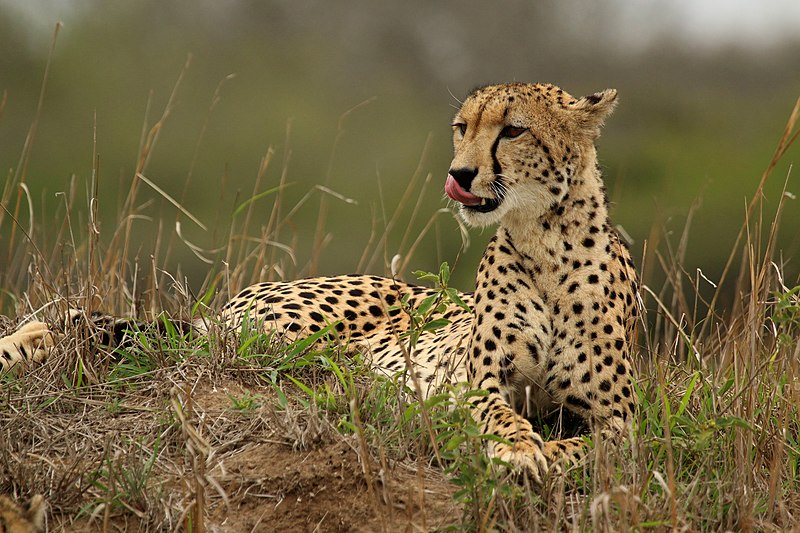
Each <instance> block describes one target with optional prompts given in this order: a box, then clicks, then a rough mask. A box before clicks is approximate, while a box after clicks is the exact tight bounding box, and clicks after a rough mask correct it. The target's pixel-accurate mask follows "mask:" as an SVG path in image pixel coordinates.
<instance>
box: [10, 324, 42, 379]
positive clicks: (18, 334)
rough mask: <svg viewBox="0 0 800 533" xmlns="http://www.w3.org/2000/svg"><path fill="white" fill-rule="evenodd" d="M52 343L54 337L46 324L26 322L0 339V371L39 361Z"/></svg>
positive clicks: (15, 368)
mask: <svg viewBox="0 0 800 533" xmlns="http://www.w3.org/2000/svg"><path fill="white" fill-rule="evenodd" d="M54 344H55V337H54V336H53V333H52V331H50V328H49V326H48V325H47V324H45V323H44V322H28V323H27V324H24V325H23V326H22V327H20V328H19V329H18V330H17V331H15V332H14V333H12V334H11V335H8V336H6V337H3V338H2V339H0V371H2V372H3V373H5V372H8V371H11V370H15V371H16V370H17V369H18V368H19V367H20V366H22V365H30V364H33V363H41V362H42V361H44V360H45V359H47V356H48V355H49V354H50V349H51V348H52V347H53V345H54Z"/></svg>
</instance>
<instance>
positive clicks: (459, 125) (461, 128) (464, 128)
mask: <svg viewBox="0 0 800 533" xmlns="http://www.w3.org/2000/svg"><path fill="white" fill-rule="evenodd" d="M453 129H457V130H458V131H459V133H461V135H464V134H466V133H467V125H466V124H464V123H463V122H459V123H456V124H453Z"/></svg>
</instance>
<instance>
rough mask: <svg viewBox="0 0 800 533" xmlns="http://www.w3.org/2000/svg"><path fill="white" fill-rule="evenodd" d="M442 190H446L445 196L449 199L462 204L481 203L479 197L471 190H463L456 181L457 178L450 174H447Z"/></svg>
mask: <svg viewBox="0 0 800 533" xmlns="http://www.w3.org/2000/svg"><path fill="white" fill-rule="evenodd" d="M444 192H446V193H447V196H449V197H450V198H451V199H453V200H455V201H456V202H459V203H461V204H464V205H478V204H480V203H481V199H480V198H478V197H477V196H475V195H474V194H472V193H471V192H467V191H465V190H464V189H463V188H462V187H461V185H460V184H459V183H458V181H457V178H455V177H454V176H453V175H452V174H448V175H447V181H446V182H445V184H444Z"/></svg>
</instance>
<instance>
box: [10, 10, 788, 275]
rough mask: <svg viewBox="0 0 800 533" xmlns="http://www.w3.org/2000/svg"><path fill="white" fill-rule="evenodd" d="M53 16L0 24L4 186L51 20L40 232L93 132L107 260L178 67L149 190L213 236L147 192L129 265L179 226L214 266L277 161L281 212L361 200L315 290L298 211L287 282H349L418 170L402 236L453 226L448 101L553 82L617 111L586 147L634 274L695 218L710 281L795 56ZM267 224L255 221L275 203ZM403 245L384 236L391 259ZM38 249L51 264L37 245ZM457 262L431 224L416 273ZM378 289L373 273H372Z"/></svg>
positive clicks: (461, 25) (217, 15) (432, 24)
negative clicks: (595, 145)
mask: <svg viewBox="0 0 800 533" xmlns="http://www.w3.org/2000/svg"><path fill="white" fill-rule="evenodd" d="M48 5H49V6H51V7H52V12H48V11H47V6H48ZM64 6H65V4H63V3H59V2H51V3H49V4H45V8H44V10H42V11H39V12H38V14H37V16H36V17H34V18H32V19H31V20H28V19H27V18H25V17H29V16H30V13H31V11H30V10H25V9H19V6H16V7H15V6H14V4H0V29H2V31H0V91H2V92H3V94H5V99H6V100H5V106H4V107H3V110H2V114H0V166H2V169H3V172H4V177H5V178H6V179H8V178H10V176H12V175H13V174H14V171H15V170H16V169H17V167H18V164H19V157H20V153H21V151H22V146H23V144H24V142H25V137H26V134H27V132H28V128H29V125H30V124H31V122H32V120H33V117H34V116H35V110H36V103H37V99H38V96H39V89H40V87H41V80H42V74H43V71H44V65H45V60H46V56H47V51H48V48H49V38H50V36H51V34H52V28H53V26H54V24H55V21H56V20H58V18H62V19H63V20H64V27H63V28H62V30H61V31H60V34H59V38H58V42H57V45H56V51H55V55H54V61H53V64H52V70H51V78H50V81H49V86H48V88H47V92H46V95H45V98H44V107H43V111H42V116H41V121H40V123H39V124H38V129H37V132H36V139H35V145H34V149H33V153H32V157H31V162H30V165H29V167H28V168H27V171H26V172H25V175H24V176H23V178H24V182H25V183H26V184H27V186H28V188H29V190H30V191H31V194H32V197H33V199H34V204H35V205H34V212H35V213H36V216H39V217H42V216H43V214H44V213H47V212H48V211H52V210H53V209H55V206H57V205H58V204H59V202H61V203H63V198H62V197H59V196H57V195H56V194H55V193H56V192H58V191H64V190H66V188H67V184H68V183H69V181H70V179H71V176H73V175H74V176H75V178H76V180H77V181H76V182H77V183H78V184H79V191H80V192H81V194H82V193H83V191H84V190H87V189H88V187H89V185H88V184H89V183H90V176H91V169H92V142H93V135H94V132H93V128H94V124H95V121H96V128H97V130H96V138H97V152H98V154H99V161H100V182H99V187H100V199H101V201H100V212H99V213H100V222H101V232H102V233H101V242H108V241H109V240H110V236H111V235H112V233H113V231H114V228H113V227H109V226H110V225H112V224H113V221H115V220H116V218H115V213H116V212H117V211H118V210H119V208H120V206H121V204H122V202H123V200H124V198H125V194H126V193H127V191H128V189H129V187H130V182H131V180H132V179H133V178H132V173H133V170H134V167H135V162H136V157H137V153H138V146H139V142H140V138H141V136H142V127H143V126H142V125H143V124H144V122H145V117H146V116H147V117H148V124H150V125H152V123H153V122H154V121H155V120H156V119H157V118H158V116H159V115H160V113H161V110H162V109H163V107H164V105H165V104H166V102H167V100H168V98H169V96H170V93H171V91H172V88H173V86H174V85H175V82H176V79H177V78H178V75H179V73H180V72H181V69H182V66H183V65H184V63H185V62H186V61H187V57H188V56H189V55H191V64H190V67H189V69H188V71H187V73H186V75H185V79H183V81H182V83H181V85H180V88H179V90H178V93H177V100H176V102H177V105H176V107H175V109H174V112H173V114H172V116H170V117H169V119H168V120H167V122H166V125H165V127H164V128H163V130H162V131H161V132H160V137H159V141H158V146H157V148H156V150H155V153H154V154H153V159H152V161H151V164H150V166H149V167H148V171H147V177H148V178H149V179H151V180H153V181H154V182H156V183H157V184H158V185H159V186H160V187H161V188H163V189H164V190H165V191H166V192H167V193H169V194H170V195H172V196H173V197H175V198H177V199H179V200H180V201H181V202H182V204H183V205H184V206H186V207H187V208H188V209H189V210H190V211H191V212H192V213H194V214H195V215H196V216H198V217H199V218H200V219H201V220H202V221H203V222H204V223H205V224H206V225H207V226H209V227H210V228H217V229H216V230H214V229H210V230H209V231H206V232H204V231H202V230H200V229H199V228H197V227H195V226H194V225H192V224H191V223H189V222H188V221H187V220H186V218H185V217H183V216H181V215H179V214H178V213H177V212H176V210H175V208H174V207H173V206H171V205H170V204H169V203H167V202H166V201H164V200H163V198H161V197H160V196H159V195H158V194H156V193H154V192H153V191H151V190H144V191H143V193H142V195H140V197H139V198H140V200H141V206H140V208H139V209H138V212H139V214H141V215H142V216H143V218H142V219H141V220H139V221H138V222H137V223H136V224H137V225H136V227H137V228H138V230H139V231H137V238H138V239H139V241H140V242H141V246H142V247H141V249H140V250H138V251H137V250H133V253H134V254H137V253H138V254H141V255H142V256H145V257H146V256H147V255H148V254H149V253H150V250H151V241H152V239H153V235H154V234H155V233H156V232H157V231H158V224H159V221H164V223H166V224H171V223H172V221H173V220H180V221H182V225H183V228H184V232H185V236H186V237H187V238H188V239H189V240H190V241H192V242H195V243H197V244H199V245H201V246H204V247H206V248H213V247H214V245H215V243H218V242H219V241H220V240H221V239H223V240H224V238H225V236H224V228H225V227H226V224H227V223H228V221H229V219H230V214H231V213H232V211H233V210H234V209H235V207H236V206H237V205H238V204H240V203H241V202H242V201H243V200H244V199H246V198H248V197H250V196H252V195H253V194H254V192H253V184H254V182H255V179H256V175H257V171H258V168H259V162H260V159H261V158H262V157H263V156H264V155H265V154H266V153H267V151H268V149H269V148H270V147H272V148H273V149H274V150H275V157H274V159H273V162H272V163H271V165H270V167H269V168H268V171H267V174H266V179H265V180H264V182H263V183H262V185H261V189H260V190H266V189H268V188H270V187H273V186H275V185H276V184H277V183H278V181H279V179H280V176H281V173H282V172H283V171H284V170H285V171H286V172H287V180H288V181H289V182H290V183H292V185H291V186H290V187H289V188H288V189H287V190H286V198H287V202H288V203H289V204H290V203H292V202H294V201H297V200H298V199H300V198H301V197H302V196H303V195H304V194H306V192H307V191H308V190H309V189H310V188H311V187H313V186H314V185H316V184H327V185H328V186H329V187H330V188H331V189H333V190H335V191H336V192H338V193H340V194H342V195H344V196H345V197H348V198H352V199H353V200H355V201H357V205H352V204H350V203H345V202H342V201H339V200H335V199H331V200H330V214H329V219H328V222H327V223H326V227H327V229H328V231H329V232H330V233H331V234H332V240H331V241H330V243H329V244H328V247H327V250H326V251H325V252H324V253H323V254H322V258H323V262H322V263H321V264H320V265H319V267H318V269H316V271H314V272H311V271H310V270H309V268H308V267H307V265H306V262H307V260H308V258H309V257H310V255H311V253H312V250H311V249H310V248H311V242H312V236H313V232H314V227H315V225H316V221H317V217H318V206H319V201H318V200H317V199H315V200H314V201H312V202H309V203H308V204H306V207H305V208H304V209H303V210H301V211H300V212H298V214H297V215H296V216H295V217H294V218H293V221H292V223H293V225H294V227H293V228H292V229H293V230H294V231H295V232H296V234H295V239H296V243H298V246H297V271H296V272H294V273H291V274H292V275H306V274H333V273H342V272H349V271H352V270H354V269H355V268H356V266H357V263H358V258H359V257H360V255H361V253H362V251H363V250H364V246H365V244H366V242H367V241H368V239H369V235H370V228H371V220H372V219H373V218H374V217H377V222H376V224H377V226H378V227H382V225H383V224H384V221H383V220H382V219H381V217H382V213H383V212H384V211H386V212H389V213H391V212H392V211H393V210H394V208H395V206H396V205H397V202H398V201H399V198H400V196H401V194H402V192H403V190H404V187H405V185H406V184H407V182H408V181H409V179H410V178H411V176H412V175H413V174H414V172H415V170H416V169H417V167H418V166H419V167H420V169H421V171H422V173H423V175H425V174H428V173H430V174H431V175H432V182H431V183H432V185H431V186H430V187H429V189H428V190H427V191H426V192H425V197H424V198H423V203H422V206H421V209H420V213H421V215H420V219H419V220H418V221H417V222H416V223H415V224H416V225H417V226H418V229H415V231H418V230H421V228H422V226H423V225H424V223H425V221H426V220H427V219H428V218H429V216H430V215H431V214H432V213H433V212H434V211H435V210H436V209H437V208H439V207H442V206H443V205H445V201H444V198H443V191H442V184H443V182H444V178H445V176H446V172H447V168H448V164H449V158H450V129H449V127H448V124H449V120H450V117H451V115H452V113H453V112H454V106H456V105H457V99H458V98H459V97H462V96H463V95H465V94H466V93H467V92H468V91H469V90H470V89H471V88H472V87H474V86H476V85H479V84H483V83H487V82H499V81H509V80H520V81H546V82H552V83H555V84H558V85H560V86H562V87H564V88H565V89H566V90H568V91H569V92H572V93H573V94H586V93H590V92H594V91H596V90H600V89H603V88H606V87H615V88H617V89H618V90H619V92H620V95H621V101H620V106H619V108H618V111H617V112H616V114H615V116H613V117H612V118H611V119H610V121H609V123H608V125H607V127H606V131H605V133H604V136H603V137H602V139H601V141H600V144H601V147H600V153H601V159H602V162H603V165H604V167H605V169H606V170H605V176H606V181H607V184H608V188H609V197H610V198H611V199H612V201H613V203H614V208H613V216H614V220H615V222H616V223H617V224H619V225H621V226H622V227H624V229H625V231H626V232H627V233H628V234H629V235H630V236H631V237H632V239H633V240H634V243H635V244H634V250H635V255H636V257H638V258H641V257H642V249H643V243H644V241H645V240H646V239H648V238H649V237H650V236H651V235H656V234H663V232H664V231H666V232H668V233H669V232H671V233H673V234H675V235H673V236H672V237H670V238H671V239H672V240H673V242H674V241H676V240H677V235H679V234H680V232H681V231H682V229H683V225H684V221H685V219H686V216H687V214H688V213H689V210H690V206H691V205H692V203H693V202H694V201H695V200H696V199H700V200H701V201H702V204H701V207H700V209H699V210H698V212H697V213H696V215H695V217H694V221H693V228H694V229H693V231H692V233H691V235H692V236H691V240H690V242H689V247H688V259H687V261H686V264H687V265H696V267H697V268H700V269H702V271H703V273H704V274H705V275H706V276H707V277H708V278H710V279H712V280H714V279H716V278H717V276H718V275H719V273H720V272H721V270H722V266H723V265H724V261H725V259H726V258H727V253H728V252H729V251H730V249H731V246H732V244H733V241H734V239H735V237H736V232H737V231H738V227H739V221H740V220H741V219H742V214H743V212H744V205H745V199H746V198H749V197H750V196H751V195H752V194H753V191H754V190H755V187H756V184H757V183H758V180H759V178H760V175H761V171H762V170H763V168H764V167H765V166H766V165H767V163H768V162H769V160H770V157H771V154H772V150H773V148H774V145H775V143H776V142H777V140H778V138H779V137H780V134H781V132H782V129H783V125H784V124H785V121H786V117H787V115H788V113H789V111H790V110H791V108H792V105H793V104H794V100H795V99H796V97H797V96H798V94H800V61H799V60H798V57H800V40H798V41H795V42H793V43H792V42H790V43H785V44H783V45H779V46H778V45H776V46H773V47H772V48H769V49H761V48H759V49H755V48H753V49H750V48H748V45H747V44H746V43H743V44H742V45H741V46H738V47H730V46H728V47H724V48H720V47H717V48H713V47H711V48H702V49H699V48H697V47H695V46H693V45H691V44H688V43H682V42H680V37H679V36H673V35H657V36H655V37H652V38H651V39H650V40H647V41H646V42H645V43H644V44H639V45H637V46H633V45H630V44H629V42H630V41H629V40H626V33H625V32H626V28H624V27H621V26H619V25H616V24H615V23H614V21H615V19H616V18H618V13H617V12H615V8H614V5H613V4H611V3H601V4H598V6H599V7H594V8H591V9H589V8H587V10H586V11H585V12H583V11H581V10H577V11H576V10H574V9H572V8H570V7H566V8H565V7H563V5H562V6H561V7H559V4H557V3H555V2H544V3H536V4H531V3H528V2H521V1H520V2H507V3H504V4H503V7H502V9H501V8H497V7H495V6H490V5H483V4H482V3H478V2H467V3H463V2H455V1H448V2H437V3H427V2H423V1H422V0H415V1H412V2H403V3H374V2H366V1H355V0H354V1H348V2H336V3H326V2H296V3H294V2H278V1H275V2H259V3H256V2H252V3H251V2H244V1H231V2H211V1H207V2H193V3H189V2H160V1H155V0H143V1H138V2H126V3H114V4H110V3H106V2H87V3H84V4H82V5H81V6H80V7H75V6H73V7H72V8H71V9H68V10H67V9H66V8H65V7H64ZM570 6H572V4H570ZM603 6H605V7H603ZM572 7H573V8H574V6H572ZM616 9H617V10H619V9H620V8H619V7H617V8H616ZM231 74H234V75H235V76H233V77H232V78H229V79H228V77H229V75H231ZM217 90H218V92H216V91H217ZM215 94H217V95H218V101H216V103H215V105H213V106H212V99H213V98H214V95H215ZM148 101H150V104H149V106H150V110H149V115H148ZM361 104H363V105H361ZM212 107H213V109H212ZM353 108H355V109H353ZM351 109H352V112H350V113H348V111H349V110H351ZM204 125H205V126H204ZM204 127H205V128H206V129H205V133H204V135H203V136H202V140H201V141H200V144H199V145H198V142H199V140H200V139H201V133H202V132H203V131H204ZM337 136H338V139H339V140H338V142H337V140H336V139H337ZM334 145H336V148H335V150H334ZM798 157H800V152H798V147H797V146H795V147H794V148H793V150H792V152H791V153H789V154H787V156H786V157H784V158H783V160H782V162H781V165H782V167H779V168H778V169H777V171H776V173H775V176H777V177H779V178H783V177H787V176H788V181H787V183H786V186H787V189H788V190H789V191H791V192H796V191H797V177H796V172H795V173H794V174H791V173H790V171H789V167H790V166H791V164H792V162H793V161H797V160H798ZM190 169H191V171H190ZM190 174H191V179H190V180H189V179H188V176H189V175H190ZM378 182H380V186H379V185H378ZM783 186H784V183H782V182H780V180H775V181H774V182H772V183H769V184H768V186H767V194H766V202H765V206H766V208H767V210H771V209H774V207H775V205H776V203H777V201H778V200H779V198H780V196H781V190H782V187H783ZM256 192H258V191H256ZM379 193H382V194H379ZM84 196H86V195H84ZM147 198H149V199H151V200H152V201H151V202H148V201H146V199H147ZM381 198H382V200H381ZM259 205H260V206H261V207H262V209H263V214H264V215H263V216H264V218H265V220H266V218H267V217H268V215H269V209H270V208H271V201H270V200H269V199H265V200H260V204H259ZM408 213H410V209H408V210H407V213H406V214H408ZM769 215H770V214H769V213H765V216H769ZM27 216H28V215H27V214H26V213H22V214H21V216H20V219H21V220H25V219H27ZM43 218H45V219H46V218H47V217H46V216H44V217H43ZM798 222H800V214H799V212H798V207H797V205H796V202H791V203H790V205H789V207H788V208H787V210H786V219H785V220H784V223H783V224H782V231H783V234H782V235H781V237H780V239H779V243H780V245H781V247H782V248H783V250H784V257H785V258H786V260H787V262H788V264H789V266H788V268H787V272H788V273H790V274H791V275H793V276H794V275H795V274H796V273H797V269H796V268H794V267H793V259H794V256H795V255H796V254H797V249H798V248H797V246H798V238H797V231H796V228H797V226H798ZM86 223H87V221H86V218H85V217H84V218H83V219H82V220H78V221H75V222H74V224H75V227H76V228H77V229H78V230H81V229H83V228H86ZM662 225H663V229H656V230H655V233H653V232H654V230H653V228H654V227H655V228H661V227H662ZM400 228H402V229H403V230H404V229H405V224H400ZM9 231H10V230H9V226H8V225H4V227H3V228H2V232H0V239H2V240H0V249H2V253H1V254H0V260H2V261H4V260H7V258H8V257H11V254H12V251H11V250H8V239H9ZM402 233H403V232H402V231H399V232H395V234H393V235H392V236H391V238H390V243H389V247H388V248H389V251H390V252H391V250H392V247H393V246H397V244H398V242H399V241H400V239H401V237H402ZM490 234H491V232H490V231H484V232H475V231H473V232H472V244H471V247H470V248H469V250H468V251H467V252H466V253H465V254H462V256H461V258H460V260H459V261H458V262H457V264H456V268H455V270H454V274H453V284H454V285H455V286H457V287H459V288H461V289H470V288H471V285H472V277H473V272H474V266H475V265H476V264H477V257H478V256H479V255H480V253H481V252H482V248H483V243H484V242H485V241H486V240H487V239H488V237H489V236H490ZM34 237H35V238H37V239H40V242H45V243H46V242H47V237H48V235H46V234H44V235H38V236H34ZM51 244H52V243H51ZM460 246H461V239H460V237H459V233H458V230H457V226H456V223H455V222H454V221H453V220H452V218H450V217H441V218H440V219H439V222H437V225H436V228H435V231H433V232H431V234H430V235H429V237H427V238H426V240H425V243H424V249H421V250H419V251H418V252H417V253H416V255H415V259H414V261H413V263H412V265H411V269H412V270H416V269H423V270H435V269H436V267H437V265H439V264H440V262H441V261H444V260H449V261H451V263H452V262H453V261H454V258H455V257H456V255H457V253H458V250H459V247H460ZM390 256H391V255H390ZM166 261H167V263H168V264H170V265H173V266H174V265H180V267H181V270H182V271H183V272H184V273H186V274H187V275H188V277H189V279H190V281H192V280H193V281H194V282H199V280H201V279H202V278H203V273H204V272H205V271H206V270H207V268H208V267H207V265H205V264H203V263H202V262H200V261H199V260H198V259H197V258H196V257H195V256H194V255H193V254H192V253H191V252H190V251H189V249H188V247H186V246H185V245H182V244H178V245H177V246H176V247H175V249H174V251H172V252H170V255H169V257H168V258H166ZM639 262H641V259H640V260H639ZM370 270H372V271H374V272H376V273H379V274H384V273H386V265H382V264H377V265H373V266H372V267H371V269H370ZM402 274H403V276H404V277H405V278H406V279H412V277H411V276H410V275H409V274H408V273H402ZM690 274H691V273H690ZM653 275H656V274H653Z"/></svg>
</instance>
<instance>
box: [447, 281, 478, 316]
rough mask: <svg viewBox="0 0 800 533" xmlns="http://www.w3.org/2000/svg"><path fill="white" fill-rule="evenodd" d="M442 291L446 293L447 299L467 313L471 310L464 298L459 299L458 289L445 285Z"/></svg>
mask: <svg viewBox="0 0 800 533" xmlns="http://www.w3.org/2000/svg"><path fill="white" fill-rule="evenodd" d="M444 292H445V293H446V294H447V298H448V300H450V301H451V302H453V303H454V304H456V305H457V306H459V307H460V308H461V309H463V310H464V311H467V312H469V313H471V312H472V309H470V308H469V306H468V305H467V304H466V303H465V302H464V300H462V299H461V296H459V295H458V291H457V290H456V289H454V288H453V287H447V288H446V289H445V290H444Z"/></svg>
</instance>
